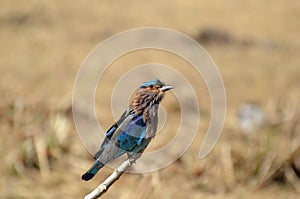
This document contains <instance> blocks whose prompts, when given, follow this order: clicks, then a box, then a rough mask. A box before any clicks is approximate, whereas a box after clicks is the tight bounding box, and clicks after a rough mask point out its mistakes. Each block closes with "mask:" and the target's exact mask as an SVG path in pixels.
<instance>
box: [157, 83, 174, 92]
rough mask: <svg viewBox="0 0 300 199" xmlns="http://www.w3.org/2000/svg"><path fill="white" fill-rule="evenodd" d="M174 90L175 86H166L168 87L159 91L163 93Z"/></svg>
mask: <svg viewBox="0 0 300 199" xmlns="http://www.w3.org/2000/svg"><path fill="white" fill-rule="evenodd" d="M173 88H174V86H170V85H166V86H163V87H161V88H160V89H159V90H160V91H163V92H166V91H168V90H171V89H173Z"/></svg>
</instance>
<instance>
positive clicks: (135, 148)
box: [82, 80, 173, 180]
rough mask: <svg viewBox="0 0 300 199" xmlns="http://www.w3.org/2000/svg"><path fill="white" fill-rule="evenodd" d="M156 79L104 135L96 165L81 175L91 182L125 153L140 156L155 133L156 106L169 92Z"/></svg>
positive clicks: (137, 95)
mask: <svg viewBox="0 0 300 199" xmlns="http://www.w3.org/2000/svg"><path fill="white" fill-rule="evenodd" d="M172 88H173V87H172V86H167V85H165V84H164V83H163V82H161V81H159V80H153V81H149V82H145V83H143V84H142V85H141V86H140V87H139V88H138V90H137V93H136V95H135V98H134V100H133V101H132V103H131V104H130V106H129V109H128V110H127V111H125V112H124V113H123V115H122V116H121V117H120V119H119V120H118V121H117V122H116V123H115V124H114V125H113V126H112V127H111V128H110V129H109V130H108V131H107V132H106V136H105V139H104V141H103V143H102V144H101V147H100V150H99V151H98V152H97V153H96V154H95V156H94V158H95V159H96V162H95V163H94V164H93V166H92V167H91V168H90V169H89V170H88V171H87V172H86V173H85V174H83V175H82V179H83V180H90V179H91V178H92V177H94V175H95V174H96V173H97V172H98V171H99V170H100V169H101V168H102V167H103V166H104V165H105V164H106V163H107V162H109V161H111V160H113V159H115V158H117V157H119V156H121V155H123V154H124V153H127V154H128V155H130V154H131V155H132V154H134V153H142V152H143V151H144V150H145V149H146V147H147V146H148V144H149V143H150V141H151V139H152V138H153V137H154V136H155V134H156V128H157V109H158V104H159V102H160V101H161V100H162V98H163V96H164V92H165V91H167V90H170V89H172Z"/></svg>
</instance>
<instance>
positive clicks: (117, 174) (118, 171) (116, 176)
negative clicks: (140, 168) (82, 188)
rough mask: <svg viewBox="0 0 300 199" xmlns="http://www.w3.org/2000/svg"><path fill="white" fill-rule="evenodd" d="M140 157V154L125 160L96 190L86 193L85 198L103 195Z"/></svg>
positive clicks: (92, 198)
mask: <svg viewBox="0 0 300 199" xmlns="http://www.w3.org/2000/svg"><path fill="white" fill-rule="evenodd" d="M138 158H139V156H136V157H131V158H128V159H127V160H125V161H124V162H123V163H122V164H121V165H120V166H119V168H117V169H116V170H115V171H114V172H113V173H112V174H111V175H110V176H109V177H108V178H106V180H105V181H104V182H102V183H101V184H100V185H99V186H98V187H97V188H96V189H95V190H93V191H92V192H91V193H89V194H88V195H86V196H85V197H84V199H95V198H99V197H100V196H102V195H103V194H104V193H105V192H106V191H107V190H108V189H109V188H110V186H111V185H113V184H114V183H115V182H116V181H117V180H118V179H119V178H120V177H121V175H123V173H124V172H125V171H126V170H127V169H128V168H130V167H131V165H132V164H133V163H135V161H136V160H137V159H138Z"/></svg>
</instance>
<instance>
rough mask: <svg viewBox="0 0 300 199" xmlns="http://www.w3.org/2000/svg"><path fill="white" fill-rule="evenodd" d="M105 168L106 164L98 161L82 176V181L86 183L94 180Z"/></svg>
mask: <svg viewBox="0 0 300 199" xmlns="http://www.w3.org/2000/svg"><path fill="white" fill-rule="evenodd" d="M103 166H104V164H103V163H101V162H99V161H98V160H97V161H96V162H95V163H94V164H93V166H92V167H91V168H90V169H89V170H88V171H87V172H86V173H85V174H83V175H82V177H81V179H82V180H85V181H88V180H90V179H92V178H93V177H94V176H95V175H96V173H97V172H98V171H99V170H100V169H101V168H102V167H103Z"/></svg>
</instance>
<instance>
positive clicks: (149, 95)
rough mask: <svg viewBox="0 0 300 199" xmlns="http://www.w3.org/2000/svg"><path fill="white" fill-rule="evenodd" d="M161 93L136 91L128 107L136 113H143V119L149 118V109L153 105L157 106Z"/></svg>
mask: <svg viewBox="0 0 300 199" xmlns="http://www.w3.org/2000/svg"><path fill="white" fill-rule="evenodd" d="M162 97H163V95H159V94H158V93H156V92H149V91H148V92H147V91H137V93H136V95H135V97H134V99H133V100H132V102H131V104H130V107H131V108H132V109H133V111H134V113H135V114H136V115H143V118H144V121H145V122H146V121H147V120H148V119H149V111H150V110H151V108H152V107H153V106H155V105H156V106H158V105H159V102H160V101H161V99H162Z"/></svg>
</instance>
